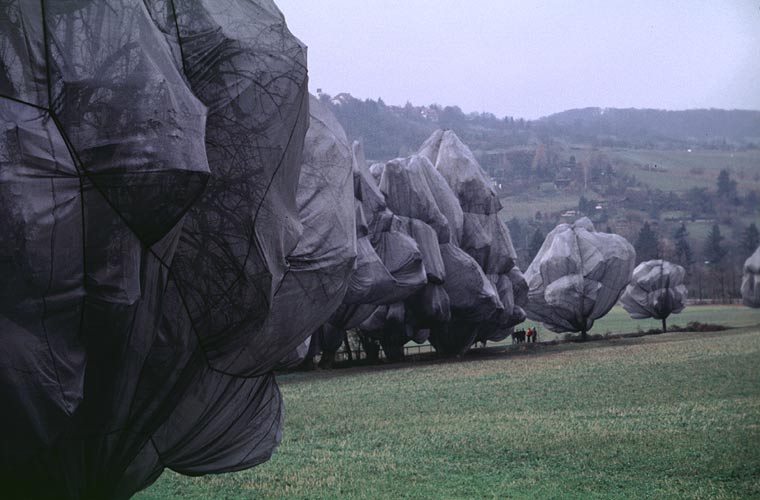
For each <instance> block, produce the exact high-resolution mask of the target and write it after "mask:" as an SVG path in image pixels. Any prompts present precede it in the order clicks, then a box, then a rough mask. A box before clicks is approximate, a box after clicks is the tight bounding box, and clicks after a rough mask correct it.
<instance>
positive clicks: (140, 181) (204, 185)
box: [0, 0, 356, 499]
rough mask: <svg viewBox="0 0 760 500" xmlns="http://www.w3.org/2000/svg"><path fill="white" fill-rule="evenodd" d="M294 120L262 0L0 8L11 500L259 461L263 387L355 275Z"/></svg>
mask: <svg viewBox="0 0 760 500" xmlns="http://www.w3.org/2000/svg"><path fill="white" fill-rule="evenodd" d="M308 109H309V106H308V93H307V76H306V49H305V47H304V46H303V45H302V44H301V43H300V42H299V41H298V40H297V39H296V38H295V37H293V36H292V35H291V34H290V32H289V31H288V30H287V27H286V24H285V22H284V19H283V17H282V14H281V13H280V12H279V10H278V9H277V8H276V7H275V5H274V3H272V2H271V1H270V0H220V1H217V2H207V1H200V0H197V1H196V0H148V1H138V0H118V1H116V0H102V1H97V2H95V1H92V0H76V1H66V2H59V1H49V0H42V1H40V2H27V1H21V0H10V1H7V2H3V3H2V5H0V130H2V134H0V162H1V163H2V165H3V166H2V169H0V269H1V270H2V271H3V276H4V281H3V285H1V286H0V323H2V328H0V330H1V331H2V349H0V401H2V402H3V412H2V416H0V421H1V422H2V424H3V425H2V436H0V479H2V483H3V490H4V493H5V494H6V495H8V496H9V497H11V498H56V499H84V498H93V499H95V498H97V499H109V498H129V497H130V496H131V495H132V494H133V493H134V492H135V491H137V490H138V489H141V488H144V487H145V486H147V485H148V484H150V483H151V482H152V481H153V480H155V478H156V477H158V475H159V474H160V473H161V471H162V470H163V469H164V468H171V469H174V470H176V471H178V472H181V473H184V474H191V475H200V474H206V473H212V472H227V471H234V470H240V469H244V468H248V467H251V466H254V465H256V464H258V463H260V462H262V461H264V460H266V459H267V458H268V457H269V456H270V454H271V453H272V451H273V450H274V448H275V446H276V445H277V443H278V442H279V439H280V436H281V434H280V428H281V422H282V402H281V398H280V394H279V390H278V388H277V385H276V382H275V380H274V377H273V376H272V375H271V370H272V368H273V367H275V366H278V364H279V363H280V362H281V361H282V360H283V359H285V358H286V357H287V356H288V355H289V354H290V353H292V352H293V351H294V349H295V348H296V347H297V346H299V345H300V344H301V343H302V342H303V341H304V339H305V338H306V337H307V336H308V335H309V334H310V333H311V332H312V331H314V329H315V328H317V327H318V326H319V325H320V324H322V323H324V322H325V321H326V320H327V318H329V317H330V315H331V314H332V313H333V311H334V309H335V308H336V307H337V306H338V305H339V304H340V302H341V300H342V298H343V294H344V292H345V290H346V283H347V278H348V275H349V273H350V272H351V270H352V267H353V262H354V259H355V252H356V250H355V245H356V243H355V241H356V240H355V229H354V221H353V217H354V206H353V196H352V189H351V188H352V182H351V180H352V179H351V171H350V165H348V167H349V168H348V169H345V170H340V169H330V170H329V171H325V172H324V176H323V178H317V177H316V176H313V177H311V178H309V177H303V178H302V179H301V182H299V178H300V177H301V176H300V173H301V164H302V158H301V156H302V150H303V143H304V137H305V133H306V128H307V125H308ZM293 304H297V305H298V307H294V306H293Z"/></svg>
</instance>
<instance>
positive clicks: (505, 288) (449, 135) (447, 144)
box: [418, 130, 527, 341]
mask: <svg viewBox="0 0 760 500" xmlns="http://www.w3.org/2000/svg"><path fill="white" fill-rule="evenodd" d="M418 154H419V155H420V156H423V157H425V158H428V159H429V160H430V161H431V162H432V163H433V165H434V166H435V169H436V170H437V172H438V173H439V174H440V176H441V177H442V178H443V179H444V180H445V181H446V183H447V184H448V186H449V187H450V190H451V191H452V192H453V193H454V195H455V198H456V199H457V200H458V202H459V205H460V207H461V209H460V211H461V214H462V215H461V216H460V215H459V214H458V213H457V212H455V211H453V210H447V212H448V213H452V215H451V216H450V217H449V219H450V222H451V223H452V235H453V236H452V239H453V241H454V242H455V243H457V245H458V246H459V247H460V248H461V249H462V250H464V251H465V252H466V253H467V254H468V255H470V256H471V257H472V258H474V259H475V261H476V262H477V263H478V265H479V266H480V267H481V268H482V270H483V272H484V273H485V275H486V276H487V277H488V279H489V280H490V281H491V283H492V284H493V286H494V288H495V289H496V290H497V293H498V296H499V299H500V302H501V304H502V306H503V307H502V308H500V310H499V311H498V312H495V313H494V314H493V315H492V316H491V318H489V319H488V321H485V322H482V323H480V324H479V325H478V327H477V332H476V335H475V339H476V340H481V341H485V340H495V341H496V340H502V339H504V338H506V337H507V336H508V335H509V334H510V331H511V330H510V329H511V327H513V326H515V325H517V324H519V323H521V322H523V321H524V320H525V312H524V311H523V309H522V307H523V306H524V305H525V302H526V300H527V294H526V293H524V290H525V289H526V285H525V279H524V277H523V276H522V273H521V272H520V269H519V268H517V267H516V266H515V260H516V255H517V254H516V253H515V249H514V246H513V244H512V239H511V237H510V235H509V230H508V229H507V227H506V225H505V224H504V222H502V221H501V219H500V218H499V212H500V211H501V209H502V205H501V202H500V201H499V198H498V196H497V194H496V191H495V190H494V188H493V183H492V182H491V181H490V180H489V179H488V176H487V175H486V173H485V171H484V170H483V168H482V167H481V166H480V164H479V163H478V161H477V160H476V159H475V156H474V155H473V154H472V151H470V149H469V148H468V147H467V146H466V145H465V144H464V143H463V142H462V141H461V140H460V139H459V137H457V135H456V134H455V133H454V132H453V131H451V130H445V131H444V130H438V131H436V132H434V133H433V135H431V136H430V137H429V138H428V139H427V140H426V141H425V143H424V144H423V145H422V147H421V148H420V150H419V152H418ZM464 328H465V329H468V330H471V329H472V326H471V325H468V326H465V327H464Z"/></svg>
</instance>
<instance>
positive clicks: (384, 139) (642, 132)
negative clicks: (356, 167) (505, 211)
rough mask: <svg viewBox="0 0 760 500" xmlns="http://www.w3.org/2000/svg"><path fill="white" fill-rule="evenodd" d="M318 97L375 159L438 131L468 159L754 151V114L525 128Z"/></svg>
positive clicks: (596, 119) (758, 131) (589, 113)
mask: <svg viewBox="0 0 760 500" xmlns="http://www.w3.org/2000/svg"><path fill="white" fill-rule="evenodd" d="M319 97H320V100H321V101H322V102H324V103H326V104H328V106H329V107H330V108H331V109H332V111H333V112H334V113H335V114H336V116H337V117H338V119H339V120H340V122H341V123H342V124H343V126H344V127H345V129H346V133H347V134H348V136H349V138H351V139H359V140H361V141H362V142H363V143H364V146H365V151H366V153H367V155H368V157H369V158H371V159H375V160H383V159H389V158H393V157H396V156H399V155H404V154H406V153H408V152H410V151H414V150H416V148H417V147H418V146H419V144H420V143H421V142H422V141H423V140H424V139H425V138H426V137H427V136H428V135H429V134H430V133H432V131H433V130H435V129H438V128H450V129H452V130H454V131H455V132H456V133H457V135H458V136H459V137H461V138H462V140H464V141H465V142H466V143H467V144H468V145H469V146H470V147H471V148H472V149H473V150H474V151H476V153H477V152H481V153H482V152H488V151H494V150H497V151H498V150H504V149H508V148H514V147H517V146H526V145H531V144H538V143H545V142H557V141H558V142H563V143H567V144H585V145H589V146H594V147H626V148H637V149H658V150H659V149H663V150H668V149H690V148H691V149H709V150H724V151H728V150H737V149H740V150H746V149H760V111H743V110H721V109H696V110H687V111H664V110H655V109H615V108H608V109H602V108H584V109H574V110H569V111H564V112H561V113H557V114H554V115H550V116H548V117H545V118H541V119H539V120H535V121H526V120H522V119H515V118H513V117H502V118H498V117H496V116H495V115H493V114H491V113H469V114H465V113H464V112H463V111H462V110H461V109H460V108H459V107H458V106H441V105H438V104H432V105H427V106H415V105H413V104H411V103H407V104H406V105H405V106H391V105H387V104H385V103H384V102H383V100H382V99H378V100H372V99H365V100H361V99H356V98H355V97H353V96H351V95H350V94H346V93H343V94H338V95H337V96H335V97H332V96H330V95H327V94H320V95H319ZM486 163H487V162H486ZM485 166H487V165H485Z"/></svg>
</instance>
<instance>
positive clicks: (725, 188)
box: [718, 168, 738, 200]
mask: <svg viewBox="0 0 760 500" xmlns="http://www.w3.org/2000/svg"><path fill="white" fill-rule="evenodd" d="M718 196H719V197H720V198H721V199H724V200H736V199H737V198H738V195H737V193H736V181H735V180H732V179H731V174H729V173H728V170H726V169H725V168H724V169H723V170H721V171H720V174H718Z"/></svg>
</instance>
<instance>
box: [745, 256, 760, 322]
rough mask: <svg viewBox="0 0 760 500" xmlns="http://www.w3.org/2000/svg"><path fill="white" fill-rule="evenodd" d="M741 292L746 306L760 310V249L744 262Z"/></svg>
mask: <svg viewBox="0 0 760 500" xmlns="http://www.w3.org/2000/svg"><path fill="white" fill-rule="evenodd" d="M741 292H742V301H743V302H744V305H745V306H747V307H755V308H760V248H758V249H757V250H755V253H753V254H752V255H751V256H750V258H748V259H747V260H746V262H744V276H743V277H742V290H741Z"/></svg>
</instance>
